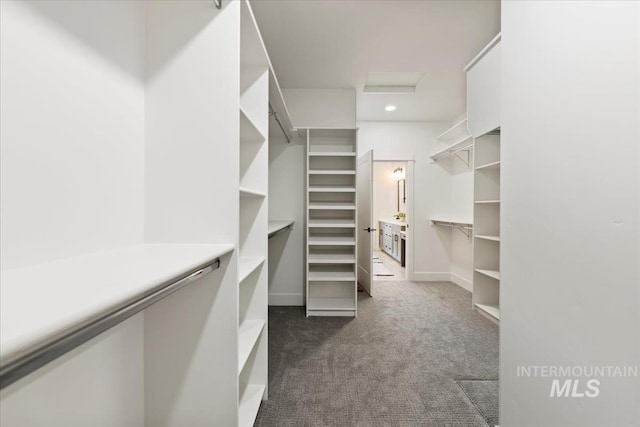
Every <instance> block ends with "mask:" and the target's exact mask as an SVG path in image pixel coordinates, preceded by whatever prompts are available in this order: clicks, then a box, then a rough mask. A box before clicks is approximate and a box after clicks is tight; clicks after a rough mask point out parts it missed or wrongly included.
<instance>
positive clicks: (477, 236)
mask: <svg viewBox="0 0 640 427" xmlns="http://www.w3.org/2000/svg"><path fill="white" fill-rule="evenodd" d="M476 239H482V240H491V241H492V242H499V241H500V236H487V235H482V234H476Z"/></svg>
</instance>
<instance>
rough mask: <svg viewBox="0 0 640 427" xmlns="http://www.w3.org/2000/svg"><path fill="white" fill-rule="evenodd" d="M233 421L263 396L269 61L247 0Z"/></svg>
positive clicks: (247, 419)
mask: <svg viewBox="0 0 640 427" xmlns="http://www.w3.org/2000/svg"><path fill="white" fill-rule="evenodd" d="M240 30H241V31H240V108H239V116H240V167H239V171H240V174H239V175H240V176H239V196H240V197H239V203H240V206H239V212H240V223H239V262H238V320H237V322H238V400H239V404H238V425H239V426H240V427H245V426H246V427H250V426H252V425H253V422H254V420H255V418H256V416H257V414H258V409H259V408H260V402H261V401H262V400H263V399H266V398H267V384H268V371H267V366H268V364H267V358H268V346H267V320H268V312H267V305H268V274H267V262H266V260H267V256H268V244H267V239H268V234H269V225H268V223H269V220H268V202H267V192H268V189H269V187H268V176H269V169H268V168H269V151H268V150H269V143H268V135H269V81H270V76H269V74H270V63H269V58H268V56H267V53H266V50H265V48H264V44H263V42H262V38H261V36H260V32H259V30H258V27H257V24H256V21H255V18H254V16H253V12H252V11H251V7H250V5H249V3H248V2H247V1H242V2H241V10H240Z"/></svg>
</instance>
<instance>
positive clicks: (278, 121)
mask: <svg viewBox="0 0 640 427" xmlns="http://www.w3.org/2000/svg"><path fill="white" fill-rule="evenodd" d="M269 116H272V117H273V118H274V119H275V121H276V123H278V126H280V130H281V131H282V133H283V134H284V137H285V138H286V139H287V144H291V138H289V135H287V132H285V130H284V126H282V123H280V119H279V118H278V113H276V112H275V110H274V109H273V107H272V106H271V103H269Z"/></svg>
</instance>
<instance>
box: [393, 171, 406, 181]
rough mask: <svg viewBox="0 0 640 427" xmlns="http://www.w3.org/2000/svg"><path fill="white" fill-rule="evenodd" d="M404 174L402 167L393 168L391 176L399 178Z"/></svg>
mask: <svg viewBox="0 0 640 427" xmlns="http://www.w3.org/2000/svg"><path fill="white" fill-rule="evenodd" d="M403 175H404V169H402V168H395V169H394V170H393V176H395V177H396V178H398V179H400V178H402V176H403Z"/></svg>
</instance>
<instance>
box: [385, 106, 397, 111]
mask: <svg viewBox="0 0 640 427" xmlns="http://www.w3.org/2000/svg"><path fill="white" fill-rule="evenodd" d="M384 109H385V111H395V109H396V106H395V105H387V106H386V107H384Z"/></svg>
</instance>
